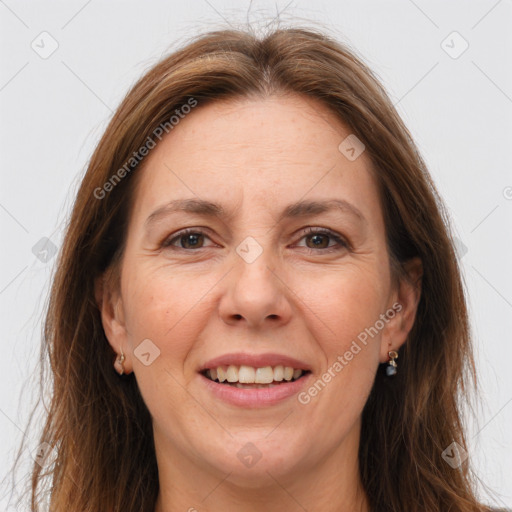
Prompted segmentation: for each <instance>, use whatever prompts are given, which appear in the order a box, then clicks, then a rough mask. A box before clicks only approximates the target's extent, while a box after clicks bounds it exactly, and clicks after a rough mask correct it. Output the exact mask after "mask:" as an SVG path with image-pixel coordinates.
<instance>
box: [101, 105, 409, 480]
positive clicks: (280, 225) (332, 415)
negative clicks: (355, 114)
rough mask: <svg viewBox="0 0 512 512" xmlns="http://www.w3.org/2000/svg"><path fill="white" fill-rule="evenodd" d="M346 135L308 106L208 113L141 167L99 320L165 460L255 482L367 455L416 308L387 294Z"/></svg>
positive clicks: (366, 178) (361, 163)
mask: <svg viewBox="0 0 512 512" xmlns="http://www.w3.org/2000/svg"><path fill="white" fill-rule="evenodd" d="M348 135H350V130H348V128H346V127H345V126H344V125H343V124H341V123H340V121H339V120H337V118H336V117H335V116H334V115H333V114H331V113H330V112H329V111H328V110H327V109H326V108H325V107H324V106H323V105H322V104H320V103H317V102H316V101H315V100H311V99H304V98H303V97H300V96H288V97H272V98H267V99H251V100H249V99H245V100H243V101H241V100H239V101H236V102H235V101H227V102H217V103H212V104H210V105H207V106H201V105H199V106H198V107H197V108H196V109H194V111H193V113H191V114H190V115H189V116H188V117H186V118H185V119H183V120H181V121H180V123H179V125H177V126H176V127H175V128H174V130H173V131H172V132H171V133H170V134H169V135H168V136H167V138H164V139H163V141H162V142H161V143H160V144H159V145H158V146H157V147H156V148H155V149H153V150H152V152H151V154H150V155H149V156H148V158H147V160H146V161H145V165H144V168H143V169H140V170H137V171H136V172H138V173H140V175H139V176H138V184H137V190H136V194H135V199H134V203H133V209H132V211H131V217H130V223H129V229H128V238H127V245H126V250H125V253H124V256H123V260H122V267H121V274H120V275H121V287H120V293H119V294H115V295H112V297H111V299H109V300H110V303H111V304H112V308H111V309H109V308H108V307H107V306H104V307H103V310H102V313H103V321H104V327H105V332H106V334H107V337H108V339H109V342H110V343H111V344H112V346H113V348H114V349H115V350H116V352H118V353H119V352H120V348H121V347H122V348H123V350H124V353H125V355H126V361H125V370H126V372H128V373H129V372H131V371H133V372H134V373H135V376H136V379H137V382H138V385H139V387H140V390H141V393H142V396H143V399H144V401H145V403H146V404H147V407H148V409H149V411H150V413H151V415H152V418H153V428H154V434H155V445H156V450H157V457H158V459H159V462H160V461H163V460H164V459H165V460H169V461H171V460H174V461H177V460H178V461H180V464H181V465H182V467H185V466H187V467H189V468H190V469H192V468H194V470H196V471H197V470H198V469H199V470H200V471H204V472H208V473H210V474H215V475H224V476H225V475H226V473H227V472H229V471H232V472H233V475H234V477H235V478H237V479H239V480H240V481H245V482H247V483H248V482H250V483H251V485H256V484H257V482H258V479H259V478H264V476H265V474H266V472H267V471H269V472H271V473H272V474H273V475H276V476H277V475H279V476H281V477H282V478H285V477H287V476H290V475H294V476H295V477H296V476H297V475H299V474H301V473H305V472H308V471H311V470H312V468H315V467H318V466H319V465H320V464H322V463H324V462H325V461H327V460H336V456H337V455H339V457H343V456H347V454H352V455H354V454H356V453H357V444H358V439H359V427H360V417H361V412H362V409H363V407H364V404H365V402H366V399H367V397H368V394H369V392H370V389H371V386H372V384H373V381H374V377H375V373H376V370H377V367H378V364H379V363H380V362H385V361H387V352H388V351H389V350H391V349H395V350H396V349H398V347H399V346H400V345H401V344H402V343H403V342H404V341H405V339H406V335H407V332H408V331H409V329H410V327H411V309H413V307H414V305H413V306H411V304H410V302H409V300H408V298H407V297H408V295H407V293H404V291H403V289H402V288H400V287H398V288H397V289H395V288H394V287H393V286H392V280H391V275H390V265H389V255H388V253H387V249H386V240H385V229H384V221H383V215H382V211H381V206H380V201H379V196H378V192H377V187H376V184H375V181H374V178H373V177H372V175H371V173H370V162H369V159H368V158H367V156H366V154H365V153H364V152H363V153H362V154H361V155H360V156H359V157H358V158H356V159H355V160H354V158H353V157H352V158H350V159H349V158H347V156H346V155H349V156H352V155H351V153H350V152H348V153H347V152H345V153H343V152H342V151H340V149H338V146H340V143H341V142H342V141H343V140H344V139H345V138H346V137H347V136H348ZM178 201H181V202H182V203H181V205H182V208H180V207H179V203H178ZM186 201H188V203H187V202H186ZM335 201H338V202H337V203H336V202H335ZM202 202H208V204H206V203H204V204H203V203H202ZM214 205H217V206H214ZM308 205H309V206H308ZM184 230H187V232H185V231H184ZM109 297H110V296H109ZM413 302H414V301H413ZM397 303H398V305H397ZM294 370H295V371H294ZM215 377H216V379H217V380H216V381H213V380H212V378H215ZM223 378H227V380H226V381H224V382H223V383H220V382H219V380H221V379H223ZM289 379H291V380H289ZM255 380H256V382H254V381H255ZM228 381H231V382H228ZM239 381H243V382H245V383H244V384H242V383H240V382H239ZM237 382H238V385H237ZM270 382H271V384H270Z"/></svg>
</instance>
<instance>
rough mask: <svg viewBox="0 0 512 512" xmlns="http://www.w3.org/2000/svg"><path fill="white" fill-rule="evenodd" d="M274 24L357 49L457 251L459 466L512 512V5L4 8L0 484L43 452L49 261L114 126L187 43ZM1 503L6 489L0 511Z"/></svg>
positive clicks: (5, 3)
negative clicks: (460, 297)
mask: <svg viewBox="0 0 512 512" xmlns="http://www.w3.org/2000/svg"><path fill="white" fill-rule="evenodd" d="M278 13H279V14H278ZM278 15H279V17H280V19H281V20H282V22H283V23H286V22H288V21H295V22H300V23H305V24H306V23H307V24H312V23H313V24H316V23H320V25H316V26H317V27H319V28H322V27H327V28H328V29H329V30H330V33H331V34H332V35H334V36H335V37H337V38H338V39H339V40H341V41H344V42H345V43H348V44H349V45H350V46H351V47H352V48H354V49H355V50H356V51H357V52H358V53H359V54H360V55H361V56H362V57H363V58H364V60H365V61H366V62H367V63H368V64H369V65H370V67H371V68H372V69H373V70H374V71H375V72H376V73H377V75H378V76H379V77H380V79H381V80H382V81H383V83H384V85H385V87H386V88H387V90H388V91H389V93H390V95H391V97H392V98H393V100H394V102H395V103H396V105H397V108H398V110H399V112H400V114H401V115H402V116H403V118H404V120H405V122H406V124H407V125H408V127H409V128H410V130H411V132H412V134H413V137H414V138H415V140H416V142H417V144H418V146H419V148H420V151H421V152H422V154H423V156H424V158H425V159H426V162H427V164H428V165H429V168H430V171H431V173H432V175H433V177H434V180H435V182H436V184H437V186H438V188H439V190H440V192H441V195H442V196H443V198H444V199H445V201H446V203H447V205H448V208H449V212H450V215H451V216H452V221H453V224H454V228H455V233H456V236H457V238H458V240H459V241H458V246H459V254H460V259H461V262H462V266H463V270H464V279H465V282H466V286H467V291H468V295H469V301H470V311H471V318H472V325H473V329H474V336H475V345H476V362H477V369H478V372H479V376H480V383H481V390H480V394H481V402H480V403H479V404H477V405H475V408H474V412H475V413H476V420H475V419H472V418H471V417H468V420H467V421H468V429H469V435H468V439H469V443H470V450H469V457H471V459H472V462H473V464H474V467H475V468H476V470H477V473H478V474H479V476H480V479H481V485H480V487H481V494H482V497H483V499H485V500H486V501H487V502H489V503H495V504H497V505H501V506H504V505H508V506H512V483H511V480H510V475H512V429H511V426H512V403H511V402H512V371H511V370H510V361H511V360H512V343H511V335H510V333H511V331H512V272H511V270H510V262H511V261H512V237H511V234H512V233H511V225H512V223H511V220H512V172H511V163H512V153H511V151H510V142H511V140H512V139H511V136H512V66H511V63H512V59H511V57H512V36H511V34H512V30H511V29H512V1H511V0H500V1H496V0H485V1H483V0H482V1H471V2H469V1H467V0H457V1H450V2H447V1H430V2H427V1H426V0H416V1H412V0H396V1H390V2H379V1H377V0H374V1H358V2H356V1H348V0H342V1H340V0H336V1H335V0H325V1H318V2H315V3H313V2H306V1H300V0H292V1H291V2H288V0H286V1H284V2H276V3H274V2H270V1H253V2H252V3H250V2H249V1H243V2H235V1H232V2H228V1H225V0H208V1H207V0H189V1H188V2H185V3H184V4H177V3H171V2H164V1H156V0H153V1H146V2H133V1H130V2H119V1H110V2H100V0H89V1H86V0H73V1H66V2H63V1H62V2H49V1H38V2H35V1H34V2H21V1H15V0H0V33H1V38H2V41H1V42H2V44H1V45H0V52H1V62H2V65H1V66H0V112H1V123H0V130H1V132H0V149H1V175H0V176H1V187H0V227H1V233H2V243H1V246H2V251H1V265H0V308H1V309H0V311H1V318H2V326H1V333H2V341H1V345H0V347H1V352H0V378H1V386H0V434H1V439H2V442H0V470H1V474H0V478H1V477H3V476H4V474H6V473H7V472H8V471H9V468H10V465H11V463H12V458H13V456H14V454H15V449H16V447H17V446H18V443H19V441H20V440H21V438H22V437H23V436H25V437H26V441H27V444H28V446H27V449H26V450H25V451H24V452H23V455H22V456H23V460H24V461H25V463H28V461H29V460H30V457H31V450H35V449H36V448H37V446H38V438H37V436H36V432H35V431H34V430H30V431H29V432H25V428H26V422H27V419H28V411H29V408H30V406H31V404H32V403H33V399H34V398H35V396H36V395H37V392H38V387H37V380H36V379H37V376H38V372H37V361H38V355H39V342H40V330H41V321H42V314H43V311H44V306H45V301H46V298H47V293H48V287H49V282H50V277H51V273H52V271H53V263H54V261H55V259H54V258H53V251H52V249H53V247H54V246H55V247H56V248H58V247H59V246H60V243H61V240H62V232H63V227H64V223H65V220H66V216H67V214H68V212H69V209H70V206H71V204H72V200H73V197H74V194H75V192H76V187H77V184H78V183H79V181H80V178H81V176H82V175H83V172H84V169H85V166H86V164H87V161H88V159H89V158H90V156H91V153H92V151H93V148H94V146H95V144H96V143H97V142H98V139H99V137H100V135H101V133H102V131H103V130H104V129H105V127H106V124H107V122H108V120H109V118H110V116H111V115H112V112H113V111H114V110H115V108H116V107H117V105H118V104H119V102H120V100H121V99H122V97H123V96H124V94H125V93H126V92H127V90H128V88H129V87H130V86H131V85H132V84H133V83H134V82H135V81H136V80H137V79H138V78H139V77H140V76H141V75H142V74H143V72H144V71H145V70H147V69H148V68H149V67H150V66H151V65H152V64H154V63H155V62H156V61H157V60H159V59H160V58H161V57H162V55H164V54H165V53H167V52H168V51H170V50H172V49H173V48H175V47H176V45H177V44H179V43H180V42H181V41H183V40H184V38H186V37H188V36H191V35H193V34H196V33H198V32H201V31H205V30H208V29H214V28H219V27H220V26H225V25H226V24H227V22H229V23H231V24H233V25H235V26H236V25H238V24H239V23H243V22H245V20H246V19H247V18H248V19H249V20H251V22H253V23H256V24H258V23H259V24H261V23H262V22H265V21H268V20H269V19H270V18H272V17H277V16H278ZM262 20H263V21H262ZM454 31H455V32H457V34H453V32H454ZM42 32H47V33H48V34H43V35H41V33H42ZM443 41H444V42H443ZM466 44H468V45H469V46H468V48H467V49H466V50H465V51H463V50H464V48H465V46H466ZM52 45H53V46H56V45H58V47H57V48H56V50H55V51H54V52H53V53H52V54H51V55H48V54H49V53H50V52H51V50H52V49H53V47H52ZM462 51H463V52H462ZM43 57H44V58H43ZM45 238H49V239H50V240H51V243H48V242H46V241H45ZM42 239H43V240H42ZM41 240H42V241H41ZM45 249H46V252H45ZM36 425H37V421H36ZM24 476H25V477H26V473H24V472H23V471H21V472H20V473H19V474H18V479H22V478H23V477H24ZM8 492H9V481H5V482H4V483H3V486H2V487H1V488H0V508H1V509H3V510H5V509H6V508H7V499H8Z"/></svg>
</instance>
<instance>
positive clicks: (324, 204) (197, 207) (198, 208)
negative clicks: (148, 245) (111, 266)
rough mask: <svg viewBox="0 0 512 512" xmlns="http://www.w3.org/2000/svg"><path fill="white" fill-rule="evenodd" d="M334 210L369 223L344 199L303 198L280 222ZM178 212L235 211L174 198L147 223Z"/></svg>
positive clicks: (217, 214) (222, 215)
mask: <svg viewBox="0 0 512 512" xmlns="http://www.w3.org/2000/svg"><path fill="white" fill-rule="evenodd" d="M333 210H338V211H341V212H343V213H348V214H350V215H352V216H353V217H356V218H357V219H358V220H359V221H362V222H363V223H367V220H366V218H365V217H364V215H363V214H362V213H361V211H360V210H359V209H358V208H356V207H355V206H354V205H353V204H351V203H349V202H348V201H346V200H344V199H328V200H321V201H318V200H317V201H304V200H302V201H298V202H296V203H292V204H290V205H288V206H287V207H286V208H285V209H284V210H283V212H282V213H281V215H280V216H279V219H278V222H281V221H283V220H284V219H290V218H297V217H305V216H308V215H318V214H320V213H325V212H330V211H333ZM178 212H186V213H193V214H196V215H202V216H205V217H216V218H220V219H228V218H231V217H232V216H233V213H232V212H228V211H226V209H225V208H223V207H222V205H220V204H217V203H213V202H211V201H206V200H204V199H174V200H173V201H169V202H168V203H167V204H165V205H163V206H161V207H159V208H157V209H156V210H155V211H154V212H153V213H151V215H149V217H148V218H147V219H146V222H145V225H146V226H149V225H150V224H153V223H155V222H157V221H158V220H160V219H161V218H163V217H166V216H168V215H171V214H173V213H178Z"/></svg>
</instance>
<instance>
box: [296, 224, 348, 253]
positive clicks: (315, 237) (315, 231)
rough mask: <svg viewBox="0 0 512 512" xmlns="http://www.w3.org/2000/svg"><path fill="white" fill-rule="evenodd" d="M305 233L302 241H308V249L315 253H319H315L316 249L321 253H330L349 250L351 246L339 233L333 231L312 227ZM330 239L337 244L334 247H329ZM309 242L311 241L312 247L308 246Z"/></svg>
mask: <svg viewBox="0 0 512 512" xmlns="http://www.w3.org/2000/svg"><path fill="white" fill-rule="evenodd" d="M304 233H305V235H304V236H302V238H301V240H302V239H306V245H307V248H308V249H311V250H312V251H314V252H318V251H315V249H319V250H320V251H321V252H328V253H329V252H334V251H340V250H342V249H348V248H349V244H348V243H347V242H346V241H345V240H344V239H343V238H341V237H340V236H339V235H338V234H337V233H335V232H334V231H331V230H330V229H326V228H311V227H310V228H307V229H306V230H305V232H304ZM329 238H331V239H332V240H333V241H334V242H335V244H334V245H329V241H328V239H329ZM308 240H310V241H311V245H308V242H307V241H308ZM326 244H327V245H326Z"/></svg>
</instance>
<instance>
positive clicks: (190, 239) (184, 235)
mask: <svg viewBox="0 0 512 512" xmlns="http://www.w3.org/2000/svg"><path fill="white" fill-rule="evenodd" d="M205 238H208V239H209V237H208V236H207V235H206V234H205V233H204V231H201V230H198V229H184V230H183V231H180V232H179V233H177V234H176V235H174V236H173V237H172V238H168V239H166V240H164V242H163V243H162V247H169V246H175V247H176V248H177V249H202V248H203V246H202V243H203V242H204V239H205ZM176 241H178V242H180V245H179V246H176V245H175V242H176Z"/></svg>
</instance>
